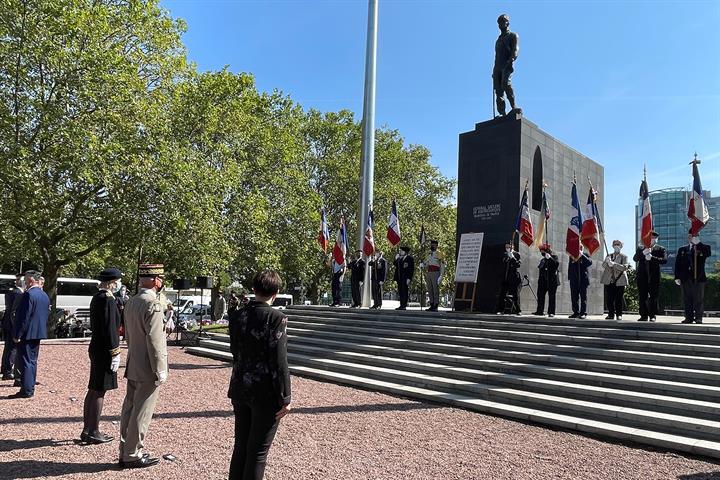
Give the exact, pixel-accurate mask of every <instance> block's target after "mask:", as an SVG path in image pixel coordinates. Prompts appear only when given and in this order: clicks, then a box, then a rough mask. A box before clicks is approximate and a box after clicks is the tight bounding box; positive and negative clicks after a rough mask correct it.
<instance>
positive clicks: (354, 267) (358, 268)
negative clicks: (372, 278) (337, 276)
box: [349, 258, 365, 282]
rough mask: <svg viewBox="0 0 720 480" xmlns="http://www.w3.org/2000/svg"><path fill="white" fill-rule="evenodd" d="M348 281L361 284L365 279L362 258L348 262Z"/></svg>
mask: <svg viewBox="0 0 720 480" xmlns="http://www.w3.org/2000/svg"><path fill="white" fill-rule="evenodd" d="M349 266H350V273H351V276H350V280H352V281H353V282H362V281H363V279H364V278H365V261H364V260H363V259H362V258H356V259H355V260H353V261H352V262H350V265H349Z"/></svg>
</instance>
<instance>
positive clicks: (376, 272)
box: [369, 251, 387, 310]
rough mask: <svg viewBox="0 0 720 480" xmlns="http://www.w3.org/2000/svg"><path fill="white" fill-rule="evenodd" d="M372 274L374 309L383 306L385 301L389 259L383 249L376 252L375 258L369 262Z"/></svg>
mask: <svg viewBox="0 0 720 480" xmlns="http://www.w3.org/2000/svg"><path fill="white" fill-rule="evenodd" d="M369 265H370V268H371V270H370V275H371V280H372V297H373V305H372V307H370V308H372V309H374V310H378V309H381V308H382V301H383V284H385V278H386V277H387V260H385V258H384V257H383V253H382V252H381V251H377V252H376V253H375V259H374V260H373V261H371V262H370V263H369Z"/></svg>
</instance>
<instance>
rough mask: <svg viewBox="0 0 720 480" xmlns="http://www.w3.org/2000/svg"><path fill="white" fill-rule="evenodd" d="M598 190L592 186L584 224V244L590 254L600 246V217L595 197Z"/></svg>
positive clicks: (586, 205)
mask: <svg viewBox="0 0 720 480" xmlns="http://www.w3.org/2000/svg"><path fill="white" fill-rule="evenodd" d="M596 195H597V192H596V191H595V189H593V188H592V187H590V192H589V193H588V199H587V203H586V204H585V218H584V220H583V224H582V232H581V233H582V235H581V237H582V244H583V245H585V246H586V247H587V249H588V252H590V255H592V254H593V253H595V251H596V250H597V249H598V248H600V240H599V239H598V217H599V215H598V214H597V206H596V205H595V198H596Z"/></svg>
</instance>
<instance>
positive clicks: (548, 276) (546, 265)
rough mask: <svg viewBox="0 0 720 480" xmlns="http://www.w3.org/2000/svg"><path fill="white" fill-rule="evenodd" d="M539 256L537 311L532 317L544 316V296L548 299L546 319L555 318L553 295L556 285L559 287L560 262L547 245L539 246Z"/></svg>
mask: <svg viewBox="0 0 720 480" xmlns="http://www.w3.org/2000/svg"><path fill="white" fill-rule="evenodd" d="M540 254H541V255H542V260H540V264H539V265H538V293H537V310H535V312H534V313H533V315H540V316H542V315H544V314H545V313H544V310H545V294H546V293H547V297H548V317H554V316H555V293H556V292H557V288H558V285H560V274H559V272H558V269H559V268H560V260H559V259H558V256H557V255H555V254H554V253H553V251H552V248H551V247H550V245H549V244H547V243H545V244H543V245H540Z"/></svg>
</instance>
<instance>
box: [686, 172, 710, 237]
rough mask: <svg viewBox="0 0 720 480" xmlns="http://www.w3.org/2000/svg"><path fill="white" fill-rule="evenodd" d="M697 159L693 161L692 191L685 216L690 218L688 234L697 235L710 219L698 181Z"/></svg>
mask: <svg viewBox="0 0 720 480" xmlns="http://www.w3.org/2000/svg"><path fill="white" fill-rule="evenodd" d="M698 163H699V162H698V161H694V162H693V191H692V196H691V197H690V204H689V205H688V213H687V216H688V218H689V219H690V223H691V225H690V234H692V235H693V236H695V235H697V234H698V233H699V232H700V230H702V229H703V227H704V226H705V224H706V223H707V222H708V220H710V214H709V213H708V209H707V205H706V204H705V197H704V195H703V191H702V184H701V183H700V172H699V171H698Z"/></svg>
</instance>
